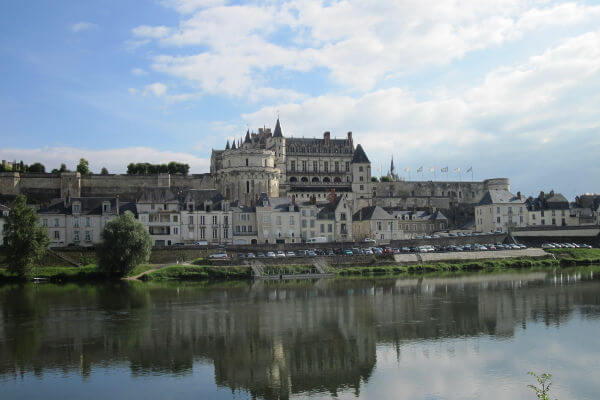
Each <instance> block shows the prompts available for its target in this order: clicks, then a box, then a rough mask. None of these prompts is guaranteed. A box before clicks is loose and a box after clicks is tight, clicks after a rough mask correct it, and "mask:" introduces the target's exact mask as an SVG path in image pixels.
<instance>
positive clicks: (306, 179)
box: [300, 176, 308, 182]
mask: <svg viewBox="0 0 600 400" xmlns="http://www.w3.org/2000/svg"><path fill="white" fill-rule="evenodd" d="M300 181H302V182H308V178H307V177H305V176H303V177H302V178H301V179H300Z"/></svg>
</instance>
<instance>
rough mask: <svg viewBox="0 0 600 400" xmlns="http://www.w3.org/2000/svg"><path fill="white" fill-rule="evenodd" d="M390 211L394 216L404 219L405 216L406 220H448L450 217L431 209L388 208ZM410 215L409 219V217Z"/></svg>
mask: <svg viewBox="0 0 600 400" xmlns="http://www.w3.org/2000/svg"><path fill="white" fill-rule="evenodd" d="M386 211H388V212H389V213H390V214H391V215H392V216H393V217H394V218H396V219H402V217H403V216H404V218H405V220H411V219H410V218H411V216H412V221H448V218H446V216H445V215H444V214H442V212H441V211H434V212H433V213H430V212H429V211H419V210H417V211H411V210H389V209H388V210H386ZM407 217H408V219H407Z"/></svg>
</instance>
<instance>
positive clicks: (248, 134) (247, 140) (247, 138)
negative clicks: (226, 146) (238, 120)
mask: <svg viewBox="0 0 600 400" xmlns="http://www.w3.org/2000/svg"><path fill="white" fill-rule="evenodd" d="M244 143H252V141H251V140H250V130H247V131H246V137H245V138H244Z"/></svg>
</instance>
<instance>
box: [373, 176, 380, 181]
mask: <svg viewBox="0 0 600 400" xmlns="http://www.w3.org/2000/svg"><path fill="white" fill-rule="evenodd" d="M371 182H379V179H377V177H376V176H372V177H371Z"/></svg>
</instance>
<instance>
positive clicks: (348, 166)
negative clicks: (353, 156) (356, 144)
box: [346, 161, 350, 172]
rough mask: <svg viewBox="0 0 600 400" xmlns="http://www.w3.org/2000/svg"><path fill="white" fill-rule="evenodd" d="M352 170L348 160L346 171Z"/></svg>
mask: <svg viewBox="0 0 600 400" xmlns="http://www.w3.org/2000/svg"><path fill="white" fill-rule="evenodd" d="M348 171H350V163H349V162H348V161H346V172H348Z"/></svg>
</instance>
